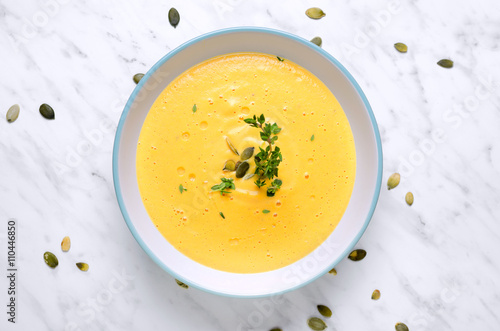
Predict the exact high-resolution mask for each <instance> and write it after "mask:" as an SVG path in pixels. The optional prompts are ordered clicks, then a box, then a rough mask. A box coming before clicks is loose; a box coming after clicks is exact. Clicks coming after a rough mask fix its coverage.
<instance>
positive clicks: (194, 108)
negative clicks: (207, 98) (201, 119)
mask: <svg viewBox="0 0 500 331" xmlns="http://www.w3.org/2000/svg"><path fill="white" fill-rule="evenodd" d="M197 110H198V107H196V104H194V106H193V114H194V113H196V111H197Z"/></svg>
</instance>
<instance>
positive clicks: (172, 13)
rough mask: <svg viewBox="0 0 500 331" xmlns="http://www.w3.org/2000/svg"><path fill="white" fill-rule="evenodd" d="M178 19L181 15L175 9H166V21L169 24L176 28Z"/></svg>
mask: <svg viewBox="0 0 500 331" xmlns="http://www.w3.org/2000/svg"><path fill="white" fill-rule="evenodd" d="M180 20H181V16H180V15H179V12H178V11H177V9H175V8H170V10H169V11H168V21H169V22H170V25H171V26H173V27H174V28H176V27H177V25H178V24H179V21H180Z"/></svg>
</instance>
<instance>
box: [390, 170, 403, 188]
mask: <svg viewBox="0 0 500 331" xmlns="http://www.w3.org/2000/svg"><path fill="white" fill-rule="evenodd" d="M400 180H401V175H400V174H398V173H397V172H395V173H393V174H392V175H391V176H390V177H389V179H388V180H387V189H388V190H392V189H393V188H395V187H396V186H398V185H399V181H400Z"/></svg>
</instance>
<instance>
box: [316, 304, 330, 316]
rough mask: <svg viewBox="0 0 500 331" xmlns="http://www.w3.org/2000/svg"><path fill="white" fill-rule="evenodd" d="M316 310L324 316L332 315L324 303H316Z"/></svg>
mask: <svg viewBox="0 0 500 331" xmlns="http://www.w3.org/2000/svg"><path fill="white" fill-rule="evenodd" d="M318 311H319V313H320V314H321V315H323V316H324V317H332V311H331V309H330V308H328V307H327V306H325V305H318Z"/></svg>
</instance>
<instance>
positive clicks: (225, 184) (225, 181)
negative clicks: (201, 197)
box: [211, 177, 236, 194]
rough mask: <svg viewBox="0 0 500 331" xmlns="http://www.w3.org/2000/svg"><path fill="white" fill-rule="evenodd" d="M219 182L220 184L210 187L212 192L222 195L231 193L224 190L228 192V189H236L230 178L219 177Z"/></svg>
mask: <svg viewBox="0 0 500 331" xmlns="http://www.w3.org/2000/svg"><path fill="white" fill-rule="evenodd" d="M220 180H221V181H222V182H221V183H220V184H217V185H214V186H212V188H211V189H212V191H220V194H224V193H231V192H229V191H226V190H230V189H233V190H234V189H235V188H236V187H235V186H234V183H233V179H232V178H224V177H221V179H220Z"/></svg>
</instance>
